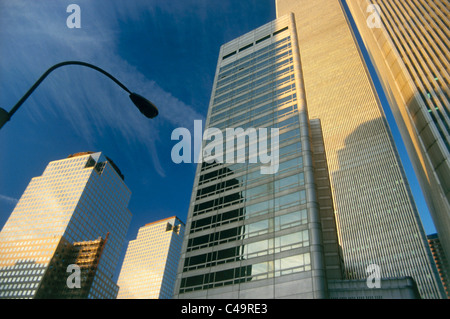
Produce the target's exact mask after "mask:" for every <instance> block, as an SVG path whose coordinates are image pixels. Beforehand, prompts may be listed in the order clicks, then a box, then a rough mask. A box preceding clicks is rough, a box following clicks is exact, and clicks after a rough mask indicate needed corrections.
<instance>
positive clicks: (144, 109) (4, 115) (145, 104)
mask: <svg viewBox="0 0 450 319" xmlns="http://www.w3.org/2000/svg"><path fill="white" fill-rule="evenodd" d="M65 65H81V66H85V67H88V68H91V69H94V70H96V71H98V72H100V73H102V74H104V75H106V76H107V77H109V78H110V79H111V80H113V81H114V82H115V83H116V84H117V85H119V86H120V87H121V88H122V89H124V90H125V91H126V92H128V93H129V94H130V95H129V97H130V99H131V100H132V101H133V103H134V104H135V105H136V106H137V107H138V108H139V110H140V111H141V113H143V114H144V115H145V116H147V117H148V118H153V117H155V116H157V115H158V109H157V108H156V107H155V106H154V105H153V104H152V103H151V102H150V101H148V100H147V99H145V98H144V97H142V96H140V95H138V94H136V93H132V92H131V91H130V90H129V89H128V88H127V87H126V86H125V85H124V84H122V83H121V82H120V81H119V80H117V79H116V78H115V77H113V76H112V75H111V74H109V73H108V72H106V71H105V70H103V69H101V68H99V67H97V66H95V65H92V64H89V63H86V62H81V61H65V62H61V63H58V64H55V65H54V66H52V67H51V68H49V69H48V70H47V71H45V73H44V74H42V75H41V77H40V78H39V79H38V80H37V81H36V83H34V84H33V86H32V87H31V88H30V89H29V90H28V91H27V92H26V93H25V95H24V96H22V98H21V99H20V100H19V101H18V102H17V103H16V105H14V107H13V108H12V109H11V111H9V112H7V111H6V110H4V109H2V108H0V128H1V127H3V125H4V124H5V123H6V122H7V121H9V119H10V118H11V117H12V116H13V114H14V113H16V111H17V110H18V109H19V107H20V106H21V105H22V104H23V103H24V102H25V101H26V99H27V98H28V97H29V96H30V95H31V93H33V91H34V90H35V89H36V88H37V87H38V86H39V84H41V82H42V81H43V80H44V79H45V78H46V77H47V76H48V75H49V74H50V73H51V72H52V71H54V70H55V69H57V68H59V67H62V66H65Z"/></svg>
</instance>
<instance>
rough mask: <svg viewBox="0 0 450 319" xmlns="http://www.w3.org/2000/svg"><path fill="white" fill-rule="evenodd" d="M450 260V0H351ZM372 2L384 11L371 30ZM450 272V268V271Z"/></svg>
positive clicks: (350, 6)
mask: <svg viewBox="0 0 450 319" xmlns="http://www.w3.org/2000/svg"><path fill="white" fill-rule="evenodd" d="M347 4H348V6H349V9H350V12H351V14H352V16H353V18H354V20H355V23H356V25H357V27H358V30H359V33H360V34H361V37H362V39H363V41H364V44H365V46H366V47H367V49H368V51H369V54H370V58H371V60H372V62H373V64H374V66H375V69H376V71H377V73H378V75H379V77H380V80H381V84H382V86H383V89H384V91H385V93H386V96H387V98H388V101H389V105H390V107H391V109H392V113H393V115H394V117H395V120H396V122H397V125H398V127H399V130H400V133H401V135H402V138H403V141H404V143H405V146H406V149H407V151H408V155H409V156H410V158H411V162H412V165H413V167H414V170H415V172H416V174H417V177H418V180H419V183H420V186H421V188H422V190H423V192H424V195H425V199H426V201H427V204H428V207H429V210H430V213H431V216H432V217H433V221H434V224H435V226H436V229H437V232H438V234H439V238H440V240H441V243H442V247H443V249H444V251H445V253H446V254H447V259H450V89H449V83H450V74H449V59H450V55H449V47H450V38H449V34H448V30H449V27H450V19H449V2H448V0H433V1H423V0H410V1H386V0H352V1H347ZM369 5H372V6H373V5H376V6H378V9H379V10H380V12H379V13H380V15H379V17H380V20H381V23H380V28H370V27H369V25H368V24H367V20H368V19H369V16H370V15H373V14H374V11H373V10H372V13H369V12H368V7H369ZM447 272H450V269H449V268H448V269H447Z"/></svg>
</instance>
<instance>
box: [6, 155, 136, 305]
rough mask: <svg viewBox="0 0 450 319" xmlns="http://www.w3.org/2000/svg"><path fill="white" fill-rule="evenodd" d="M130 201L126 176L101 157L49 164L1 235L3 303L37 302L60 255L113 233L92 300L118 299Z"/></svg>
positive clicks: (74, 157) (99, 266) (77, 157)
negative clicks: (116, 279) (117, 279)
mask: <svg viewBox="0 0 450 319" xmlns="http://www.w3.org/2000/svg"><path fill="white" fill-rule="evenodd" d="M129 198H130V191H129V190H128V188H127V186H126V185H125V183H124V181H123V175H122V174H121V173H120V171H119V169H118V168H117V166H116V165H114V164H113V163H112V161H111V160H110V159H108V158H106V157H105V156H103V155H102V154H101V153H92V152H86V153H78V154H75V155H71V156H69V157H68V158H66V159H62V160H58V161H53V162H50V163H49V164H48V165H47V167H46V169H45V171H44V173H43V174H42V176H39V177H35V178H33V179H32V180H31V182H30V183H29V184H28V187H27V188H26V190H25V192H24V193H23V195H22V197H21V198H20V200H19V202H18V203H17V205H16V207H15V209H14V211H13V212H12V213H11V216H10V217H9V219H8V221H7V222H6V224H5V226H4V227H3V229H2V231H1V233H0V298H34V297H36V292H37V291H38V290H39V288H40V286H41V284H42V281H43V278H44V277H45V276H47V274H48V276H49V278H50V277H52V276H51V271H52V270H54V268H53V267H54V266H55V265H57V264H55V263H57V262H58V259H59V257H60V254H64V253H67V249H75V250H76V249H77V247H81V246H83V245H84V244H87V243H83V242H85V241H90V240H93V239H95V238H99V237H102V238H105V236H106V234H108V233H109V236H108V240H107V243H106V245H105V246H104V248H103V250H102V254H101V258H100V260H99V262H98V264H97V266H96V272H95V277H94V278H93V281H92V285H91V288H90V290H89V294H88V295H87V297H88V298H115V297H116V294H117V291H118V287H117V285H116V284H115V283H114V282H113V280H112V277H113V274H114V272H115V268H116V265H117V263H118V261H119V256H120V251H121V248H122V244H123V241H124V239H125V235H126V232H127V229H128V226H129V223H130V220H131V213H130V212H129V210H128V209H127V204H128V201H129ZM79 245H81V246H79ZM75 250H73V251H72V252H74V251H75ZM72 256H73V255H72ZM65 262H66V261H65ZM58 265H61V264H58ZM50 267H52V268H50ZM70 275H71V273H67V272H66V273H65V276H66V277H65V278H66V279H67V278H68V277H69V276H70Z"/></svg>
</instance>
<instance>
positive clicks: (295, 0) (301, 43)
mask: <svg viewBox="0 0 450 319" xmlns="http://www.w3.org/2000/svg"><path fill="white" fill-rule="evenodd" d="M347 2H348V3H350V2H351V3H353V2H356V1H347ZM380 2H385V3H387V2H389V3H390V2H392V1H380ZM396 3H398V4H399V5H400V3H403V2H402V1H396ZM276 9H277V16H278V17H282V16H283V15H285V14H289V13H292V14H294V15H295V25H296V30H297V37H298V41H297V43H298V47H299V52H300V59H301V62H302V75H303V77H302V80H303V85H304V87H305V91H306V97H305V98H306V104H307V108H308V114H309V116H310V118H312V119H314V118H319V119H320V121H321V125H322V130H323V139H324V145H325V151H326V156H327V163H328V169H329V174H330V181H331V190H332V194H333V205H334V211H335V214H336V219H337V224H338V233H339V240H340V244H341V247H342V254H343V261H344V266H345V273H346V276H347V278H350V279H365V278H366V277H367V273H366V269H367V267H368V266H369V265H370V264H377V265H379V266H380V267H381V274H382V277H408V276H410V277H412V278H413V279H414V280H415V281H416V283H417V287H418V289H419V292H420V294H421V295H422V297H423V298H441V297H442V296H443V294H444V293H443V289H442V285H441V284H440V279H439V276H438V273H437V270H436V267H435V265H434V262H433V259H432V256H431V252H430V249H429V247H428V245H427V242H426V235H425V232H424V230H423V227H422V224H421V221H420V217H419V214H418V212H417V208H416V205H415V203H414V199H413V197H412V195H411V191H410V187H409V185H408V182H407V180H406V177H405V174H404V171H403V167H402V164H401V161H400V160H399V156H398V154H397V150H396V148H395V144H394V143H393V139H392V134H391V133H390V131H389V129H388V125H387V122H386V118H385V115H384V113H383V109H382V105H381V103H380V101H379V99H378V97H377V93H376V91H375V89H374V86H373V82H372V79H371V77H370V74H369V72H368V70H367V67H366V65H365V63H364V60H363V58H362V55H361V52H360V50H359V48H358V43H357V42H356V40H355V37H354V34H353V33H352V28H351V26H350V24H349V21H348V19H347V17H346V15H345V12H344V10H343V7H342V4H341V0H315V1H310V0H277V1H276Z"/></svg>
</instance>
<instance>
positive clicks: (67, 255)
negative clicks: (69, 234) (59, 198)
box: [35, 234, 109, 299]
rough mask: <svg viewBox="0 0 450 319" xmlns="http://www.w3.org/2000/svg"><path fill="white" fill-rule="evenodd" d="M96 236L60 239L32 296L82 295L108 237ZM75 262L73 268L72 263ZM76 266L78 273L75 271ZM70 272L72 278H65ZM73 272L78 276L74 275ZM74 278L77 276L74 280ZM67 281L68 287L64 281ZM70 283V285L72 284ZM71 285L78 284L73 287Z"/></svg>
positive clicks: (84, 297)
mask: <svg viewBox="0 0 450 319" xmlns="http://www.w3.org/2000/svg"><path fill="white" fill-rule="evenodd" d="M108 236H109V234H106V237H105V239H103V238H101V237H99V238H98V239H96V240H91V241H83V242H76V243H73V244H70V243H68V242H67V241H65V240H63V239H62V240H61V241H60V243H59V246H58V248H57V249H56V251H55V254H54V256H53V258H52V259H51V260H50V263H49V267H48V270H47V271H46V272H45V275H44V277H43V278H42V281H41V284H40V285H39V289H38V290H37V292H36V294H35V298H36V299H86V298H88V296H89V292H90V290H91V287H92V283H93V281H94V278H95V275H96V273H97V268H98V264H99V262H100V258H101V256H102V252H103V249H104V247H105V245H106V242H107V240H108ZM74 265H75V266H76V267H78V268H76V270H74V268H73V267H72V266H74ZM78 270H79V273H77V271H78ZM71 274H73V276H72V278H68V277H69V276H71ZM75 276H78V277H79V278H78V279H76V278H75ZM77 280H79V281H78V282H77ZM68 281H69V282H70V287H69V286H68V284H67V282H68ZM72 284H73V285H72ZM75 285H79V286H78V287H75Z"/></svg>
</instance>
